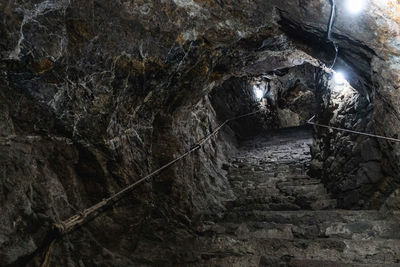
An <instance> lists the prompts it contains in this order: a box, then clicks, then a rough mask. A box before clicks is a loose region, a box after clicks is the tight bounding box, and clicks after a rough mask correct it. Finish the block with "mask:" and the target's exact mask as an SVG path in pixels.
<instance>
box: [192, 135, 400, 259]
mask: <svg viewBox="0 0 400 267" xmlns="http://www.w3.org/2000/svg"><path fill="white" fill-rule="evenodd" d="M311 137H312V135H311V131H310V129H304V128H303V129H289V130H284V131H278V132H275V133H274V134H271V133H269V135H264V136H261V137H258V138H256V139H255V140H252V141H250V142H245V143H244V144H243V146H242V147H241V149H240V152H239V154H238V156H236V157H235V160H233V161H232V165H231V166H230V168H229V174H228V177H229V181H230V183H231V185H232V188H233V190H234V194H235V199H234V200H231V201H229V202H228V203H227V205H226V207H227V210H226V211H225V212H223V213H219V214H204V215H203V220H204V224H203V225H202V227H200V228H199V229H198V231H199V234H200V236H199V237H198V238H197V239H196V241H195V242H194V245H193V246H192V247H190V248H191V251H196V252H197V253H198V254H199V258H200V259H201V260H200V263H193V265H195V266H321V265H322V266H397V265H399V264H400V253H399V252H400V250H399V249H400V235H399V230H400V228H399V222H400V215H396V216H392V217H384V216H383V215H382V214H380V213H379V212H378V211H376V210H363V211H350V210H340V209H335V207H336V200H335V199H332V197H331V196H330V195H329V194H328V193H327V191H326V189H325V187H324V185H323V184H322V181H321V180H320V179H315V178H311V177H309V176H308V175H307V170H308V168H309V164H310V160H311V157H310V151H309V147H310V146H311V143H312V138H311Z"/></svg>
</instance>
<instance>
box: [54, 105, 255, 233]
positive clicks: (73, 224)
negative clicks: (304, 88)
mask: <svg viewBox="0 0 400 267" xmlns="http://www.w3.org/2000/svg"><path fill="white" fill-rule="evenodd" d="M260 112H262V110H259V111H256V112H251V113H248V114H244V115H240V116H237V117H234V118H231V119H228V120H226V121H224V122H223V123H222V124H221V125H219V126H218V127H217V128H216V129H215V130H214V131H213V132H212V133H210V134H209V135H207V136H205V137H203V138H202V139H200V140H199V141H198V142H197V144H196V145H194V146H192V148H191V149H190V150H189V151H187V152H185V153H184V154H182V155H180V156H179V157H177V158H176V159H174V160H172V161H170V162H168V163H167V164H165V165H163V166H162V167H160V168H158V169H157V170H155V171H153V172H152V173H150V174H149V175H147V176H145V177H143V178H141V179H139V180H138V181H136V182H134V183H132V184H130V185H129V186H127V187H125V188H124V189H122V190H121V191H119V192H117V193H116V194H114V195H112V196H110V197H108V198H105V199H103V200H102V201H100V202H98V203H96V204H94V205H93V206H91V207H89V208H87V209H84V210H83V211H81V212H79V213H78V214H75V215H73V216H72V217H70V218H68V219H66V220H64V221H61V222H58V223H54V224H53V228H54V230H56V231H57V232H58V233H59V234H60V236H63V235H65V234H67V233H69V232H71V231H73V230H75V229H76V228H77V227H78V226H81V225H83V224H85V223H86V222H88V221H89V220H90V219H93V218H95V217H96V216H97V215H98V214H100V213H101V211H102V210H103V209H105V208H106V207H108V206H111V205H112V204H114V203H116V202H118V201H119V200H120V199H122V198H123V197H124V196H126V195H127V193H129V192H131V191H132V190H133V189H134V188H135V187H136V186H138V185H140V184H142V183H143V182H145V181H146V180H148V179H150V178H151V177H153V176H155V175H156V174H158V173H160V172H162V171H163V170H165V169H166V168H168V167H170V166H171V165H173V164H175V163H176V162H178V161H180V160H182V159H183V158H185V157H186V156H188V155H190V154H192V153H193V152H195V151H197V150H198V149H200V148H201V147H202V146H203V145H204V144H205V143H206V142H207V141H208V140H210V139H211V138H212V137H214V136H215V135H216V134H217V133H218V132H219V131H220V130H221V129H222V128H223V127H224V126H225V125H226V124H227V123H229V122H231V121H234V120H237V119H241V118H244V117H248V116H251V115H254V114H257V113H260Z"/></svg>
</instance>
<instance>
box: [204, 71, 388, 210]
mask: <svg viewBox="0 0 400 267" xmlns="http://www.w3.org/2000/svg"><path fill="white" fill-rule="evenodd" d="M338 75H339V73H337V72H335V71H332V70H329V69H323V68H319V67H315V66H313V65H311V64H307V63H306V64H303V65H299V66H295V67H291V68H284V69H281V70H277V71H272V72H269V73H266V74H263V75H258V76H247V77H239V78H237V77H234V78H231V79H229V80H227V81H225V82H224V83H223V84H222V85H221V86H219V87H216V88H215V89H214V90H213V91H212V92H211V93H210V95H209V98H210V100H211V103H212V106H213V108H214V109H215V111H216V115H217V118H218V119H219V120H221V121H224V120H226V119H229V118H232V117H235V116H237V115H240V114H246V113H249V112H254V111H257V110H261V112H260V113H259V114H256V115H254V116H252V117H249V118H244V119H240V120H237V121H233V122H231V123H230V124H229V127H230V128H231V130H232V131H233V132H234V133H235V135H236V137H237V138H238V140H240V141H243V140H249V139H252V138H254V137H255V136H259V135H265V134H266V133H267V132H269V133H270V134H272V135H275V138H276V135H277V133H279V131H277V130H279V129H286V128H291V127H299V128H298V129H299V130H300V131H301V130H304V129H307V128H308V129H309V131H310V137H311V136H312V140H313V142H311V143H310V147H311V156H312V158H311V160H310V164H309V166H308V168H309V174H310V175H311V176H313V177H317V178H319V179H321V180H322V182H323V183H324V184H325V186H326V187H327V190H328V191H329V192H330V193H331V194H332V195H333V196H335V197H336V198H337V203H338V207H340V208H346V209H365V208H378V207H379V206H380V205H382V204H383V202H382V201H384V197H383V195H384V194H387V193H384V192H377V187H378V186H379V184H381V183H383V180H384V177H385V176H386V175H387V174H385V171H384V170H383V168H382V167H381V165H382V161H381V160H382V156H381V152H380V151H379V150H380V149H379V145H378V142H377V140H376V139H374V138H370V137H366V136H360V135H357V134H353V133H348V132H343V131H337V130H332V129H329V128H321V127H316V126H314V127H311V126H310V125H308V124H307V121H308V120H309V119H310V118H312V117H314V119H313V121H315V122H318V123H319V124H323V125H327V126H328V125H329V126H336V127H340V128H343V129H352V130H355V131H360V132H370V131H372V129H371V124H368V122H369V121H370V118H371V115H372V113H373V106H372V105H371V104H370V101H371V96H370V95H368V94H365V92H364V91H361V92H359V91H358V90H356V89H354V88H353V87H352V86H351V84H349V83H348V82H347V81H346V80H344V79H343V78H342V79H341V80H340V81H339V79H338ZM292 131H293V130H292ZM281 132H282V133H283V132H284V131H281ZM382 179H383V180H382ZM384 183H386V182H384Z"/></svg>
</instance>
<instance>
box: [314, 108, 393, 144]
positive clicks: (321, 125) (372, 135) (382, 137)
mask: <svg viewBox="0 0 400 267" xmlns="http://www.w3.org/2000/svg"><path fill="white" fill-rule="evenodd" d="M314 118H315V115H314V116H313V117H312V118H311V119H309V120H308V121H307V124H311V125H315V126H317V127H321V128H327V129H333V130H337V131H342V132H347V133H353V134H358V135H364V136H369V137H375V138H379V139H384V140H388V141H393V142H400V139H396V138H391V137H386V136H382V135H376V134H369V133H363V132H358V131H353V130H349V129H344V128H338V127H333V126H329V125H323V124H319V123H315V122H312V121H313V120H314Z"/></svg>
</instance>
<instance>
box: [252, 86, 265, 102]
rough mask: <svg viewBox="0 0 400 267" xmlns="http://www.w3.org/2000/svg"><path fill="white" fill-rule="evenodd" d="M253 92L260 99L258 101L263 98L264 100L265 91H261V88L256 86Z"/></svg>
mask: <svg viewBox="0 0 400 267" xmlns="http://www.w3.org/2000/svg"><path fill="white" fill-rule="evenodd" d="M253 90H254V95H255V96H256V98H257V99H258V100H261V98H263V96H264V92H263V90H261V89H260V88H259V87H257V86H254V87H253Z"/></svg>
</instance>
